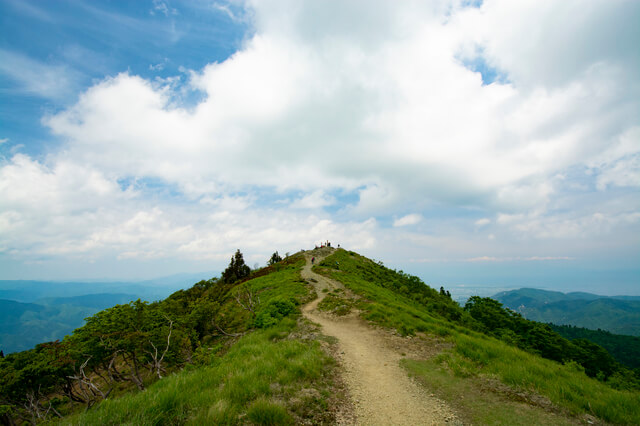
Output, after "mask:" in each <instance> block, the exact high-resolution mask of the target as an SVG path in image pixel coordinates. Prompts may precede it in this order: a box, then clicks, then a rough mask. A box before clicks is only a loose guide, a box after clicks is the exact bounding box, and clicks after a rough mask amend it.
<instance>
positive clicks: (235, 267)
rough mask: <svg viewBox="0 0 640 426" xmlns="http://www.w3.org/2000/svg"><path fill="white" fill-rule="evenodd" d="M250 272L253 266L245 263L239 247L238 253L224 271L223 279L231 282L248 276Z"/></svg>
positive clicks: (228, 282)
mask: <svg viewBox="0 0 640 426" xmlns="http://www.w3.org/2000/svg"><path fill="white" fill-rule="evenodd" d="M250 273H251V268H249V267H248V266H247V265H246V264H245V263H244V258H243V257H242V253H241V252H240V249H238V250H236V254H235V255H234V256H233V257H232V258H231V262H230V263H229V266H228V267H227V269H225V270H224V272H223V273H222V281H224V282H225V283H227V284H231V283H234V282H236V281H238V280H241V279H243V278H245V277H248V276H249V274H250Z"/></svg>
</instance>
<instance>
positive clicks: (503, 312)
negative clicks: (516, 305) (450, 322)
mask: <svg viewBox="0 0 640 426" xmlns="http://www.w3.org/2000/svg"><path fill="white" fill-rule="evenodd" d="M465 310H466V311H468V312H469V313H470V314H471V316H472V317H473V318H474V319H476V320H477V321H478V323H479V324H480V326H479V329H480V330H481V331H483V332H484V333H486V334H488V335H490V336H494V337H497V338H499V339H501V340H503V341H505V342H508V343H510V344H514V345H516V346H518V347H520V348H522V349H524V350H527V351H529V352H532V353H535V354H539V355H540V356H542V357H544V358H548V359H552V360H555V361H558V362H568V361H575V362H577V363H578V364H580V365H581V366H582V367H583V368H584V372H585V373H586V374H587V375H588V376H589V377H597V378H599V380H601V381H605V380H607V379H608V378H609V377H610V376H611V375H613V374H614V373H616V372H625V371H626V373H625V374H624V375H622V376H620V377H627V378H628V383H627V384H626V387H627V388H628V387H632V386H634V384H635V383H636V382H637V381H638V377H636V375H635V374H634V373H633V372H631V371H628V370H626V368H625V367H624V366H622V365H621V364H619V363H618V362H617V361H616V360H615V359H614V358H613V357H612V356H611V355H610V354H609V353H608V352H607V351H606V350H605V349H604V348H603V347H601V346H599V345H597V344H595V343H593V342H590V341H588V340H586V339H575V340H573V341H569V340H567V339H565V338H564V337H562V336H561V335H560V334H558V333H556V332H555V331H553V329H552V328H551V327H550V326H549V325H548V324H542V323H539V322H535V321H529V320H527V319H525V318H523V317H522V315H520V314H518V313H517V312H514V311H511V310H509V309H505V308H503V307H502V304H501V303H500V302H498V301H497V300H494V299H491V298H488V297H485V298H482V297H478V296H473V297H471V298H469V300H468V301H467V304H466V305H465ZM619 381H620V379H618V380H617V381H616V386H618V387H620V386H621V385H620V383H619ZM639 389H640V388H639Z"/></svg>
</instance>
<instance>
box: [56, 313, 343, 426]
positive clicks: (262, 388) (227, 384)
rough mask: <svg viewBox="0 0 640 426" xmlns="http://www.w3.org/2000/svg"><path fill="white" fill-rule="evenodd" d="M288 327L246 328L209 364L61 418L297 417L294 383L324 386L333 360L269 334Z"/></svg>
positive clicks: (314, 346) (312, 406) (312, 408)
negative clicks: (86, 410)
mask: <svg viewBox="0 0 640 426" xmlns="http://www.w3.org/2000/svg"><path fill="white" fill-rule="evenodd" d="M295 327H296V322H295V321H289V320H283V321H281V322H280V323H278V324H277V325H275V326H274V327H273V328H271V329H269V330H259V331H256V332H255V333H251V334H248V335H246V336H244V337H243V338H241V339H240V340H238V342H237V343H236V344H235V345H233V346H232V347H231V348H230V349H229V350H228V352H227V353H225V354H224V355H222V356H220V357H218V358H217V359H216V361H215V363H214V364H212V365H208V366H203V367H200V368H197V369H192V370H184V371H182V372H179V373H177V374H175V375H172V376H170V377H167V378H165V379H164V380H161V381H157V382H156V383H154V384H153V385H151V386H149V388H148V389H147V391H145V392H140V393H135V394H128V395H126V396H123V397H121V398H117V399H113V400H106V401H104V402H103V403H101V404H100V406H99V407H97V408H96V409H94V410H91V411H89V412H87V413H84V414H78V415H75V416H73V417H68V418H66V419H64V420H62V421H61V423H63V424H73V425H76V424H77V425H84V424H137V425H138V424H139V425H157V424H232V425H233V424H246V419H247V418H249V419H250V420H251V421H253V422H255V423H257V424H293V423H300V421H301V419H300V418H297V417H296V416H297V414H296V413H297V412H298V410H301V407H299V406H298V405H297V404H298V403H299V402H298V395H299V393H300V391H301V390H302V389H305V388H316V389H320V390H323V389H325V387H326V386H327V385H329V384H330V381H329V378H330V376H331V374H332V373H331V372H332V369H333V368H334V361H333V360H332V359H331V358H329V357H328V356H327V355H325V354H324V352H323V351H322V349H321V347H320V344H319V343H318V342H317V341H306V342H302V341H299V340H295V339H278V340H274V339H272V338H271V335H272V333H271V332H272V331H277V332H278V333H282V334H283V335H285V336H288V335H289V334H290V333H291V332H293V331H294V330H295ZM275 401H278V403H276V402H275ZM305 404H306V406H305V410H307V411H306V412H311V413H313V414H315V415H317V416H320V417H321V418H326V417H323V416H326V414H324V413H323V411H324V408H325V407H326V405H325V404H326V402H325V401H324V400H323V399H322V398H321V399H319V400H306V402H305ZM296 419H297V420H296ZM334 422H335V420H334Z"/></svg>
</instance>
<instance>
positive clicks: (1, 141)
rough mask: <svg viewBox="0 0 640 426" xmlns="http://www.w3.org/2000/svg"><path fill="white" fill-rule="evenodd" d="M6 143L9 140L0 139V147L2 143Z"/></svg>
mask: <svg viewBox="0 0 640 426" xmlns="http://www.w3.org/2000/svg"><path fill="white" fill-rule="evenodd" d="M7 142H9V138H3V139H0V145H2V144H3V143H7Z"/></svg>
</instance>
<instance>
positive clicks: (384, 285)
mask: <svg viewBox="0 0 640 426" xmlns="http://www.w3.org/2000/svg"><path fill="white" fill-rule="evenodd" d="M316 270H317V272H318V273H322V274H326V275H327V276H330V277H332V278H333V279H336V280H338V281H341V282H343V283H344V284H345V286H346V287H347V288H348V289H349V290H351V291H353V292H354V293H356V294H357V295H359V296H361V297H362V298H361V299H360V300H359V301H358V302H357V303H356V307H357V308H358V309H360V310H361V311H362V316H363V317H364V318H366V319H368V320H369V321H372V322H373V323H375V324H378V325H381V326H384V327H392V328H394V329H396V330H397V332H398V333H399V334H402V335H414V334H417V333H425V334H427V335H435V336H441V337H443V338H444V340H445V341H447V342H450V343H451V344H453V349H451V350H449V351H445V352H443V353H442V354H441V355H439V356H438V357H436V358H435V360H434V359H431V360H425V361H411V362H409V361H408V362H407V363H406V366H407V367H408V368H409V369H410V370H411V371H412V372H413V373H414V374H416V375H417V376H418V377H419V378H422V379H424V380H425V381H426V382H427V383H432V382H433V381H435V380H436V377H435V376H433V375H431V374H432V373H433V372H434V370H435V369H436V368H444V369H445V370H446V371H448V372H449V373H451V375H453V376H454V377H459V378H478V377H481V378H486V379H488V381H489V382H490V381H491V379H492V378H494V377H497V378H499V379H500V381H501V382H502V383H504V384H506V385H508V386H509V387H510V388H512V390H513V392H514V393H515V394H517V395H521V394H522V392H524V393H525V394H528V393H530V394H532V395H543V396H544V397H545V398H548V400H550V401H551V403H552V404H554V405H555V406H557V407H561V409H562V410H567V411H568V412H570V413H573V414H574V415H577V414H580V413H588V414H593V415H595V416H597V417H600V418H602V419H604V420H606V421H610V422H613V423H622V424H637V423H638V422H639V421H640V393H639V392H638V385H639V381H638V376H637V375H636V374H635V373H634V372H632V371H630V370H629V369H627V368H625V367H624V366H622V365H621V364H619V363H617V362H616V361H615V360H613V359H612V357H611V356H610V355H609V354H608V353H607V352H606V351H604V349H602V348H601V347H599V346H598V345H595V344H592V343H590V342H584V343H583V346H581V344H578V345H575V344H573V343H571V342H569V341H568V340H567V339H564V338H562V337H561V336H560V335H558V334H557V333H555V332H554V331H553V330H551V328H550V327H549V326H548V325H546V324H541V323H536V322H533V321H529V320H526V319H524V318H522V317H521V316H520V315H518V314H517V313H515V312H512V311H509V310H507V309H505V308H503V307H502V306H501V304H500V303H499V302H496V301H495V300H492V299H490V298H476V299H474V300H471V301H470V303H467V305H466V306H465V308H464V309H463V308H461V307H460V306H458V305H457V304H455V303H454V302H452V301H451V302H448V301H447V299H448V297H447V296H446V293H445V294H442V292H437V291H436V290H434V289H431V288H428V287H427V286H425V285H424V284H421V282H420V280H419V279H417V278H415V277H410V276H408V275H407V274H404V273H403V272H402V271H398V272H396V271H391V270H389V269H388V268H385V267H384V266H383V265H382V264H380V263H375V262H372V261H370V260H369V259H366V258H364V257H362V256H360V255H358V254H356V253H353V252H347V251H344V250H339V251H337V252H336V253H335V254H334V255H332V256H330V257H328V258H327V259H325V260H324V261H323V262H322V263H321V264H320V265H319V266H317V267H316ZM542 356H547V357H548V359H545V358H542ZM583 364H584V365H583ZM425 372H430V373H429V374H426V373H425ZM588 374H589V375H590V376H593V377H596V378H590V377H589V375H588ZM482 386H485V388H486V387H487V385H486V384H483V385H482ZM501 391H503V390H501ZM443 397H446V392H445V393H444V394H443ZM519 397H520V396H519ZM532 399H534V400H535V397H532ZM472 405H473V403H472V404H470V405H469V406H467V407H461V408H460V409H463V410H468V411H469V412H470V413H471V414H469V416H470V417H469V418H471V419H475V421H482V422H486V418H485V417H483V416H484V415H485V414H486V413H476V412H475V411H474V410H475V408H473V406H472ZM494 409H495V407H492V408H491V410H494ZM482 419H484V420H482Z"/></svg>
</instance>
